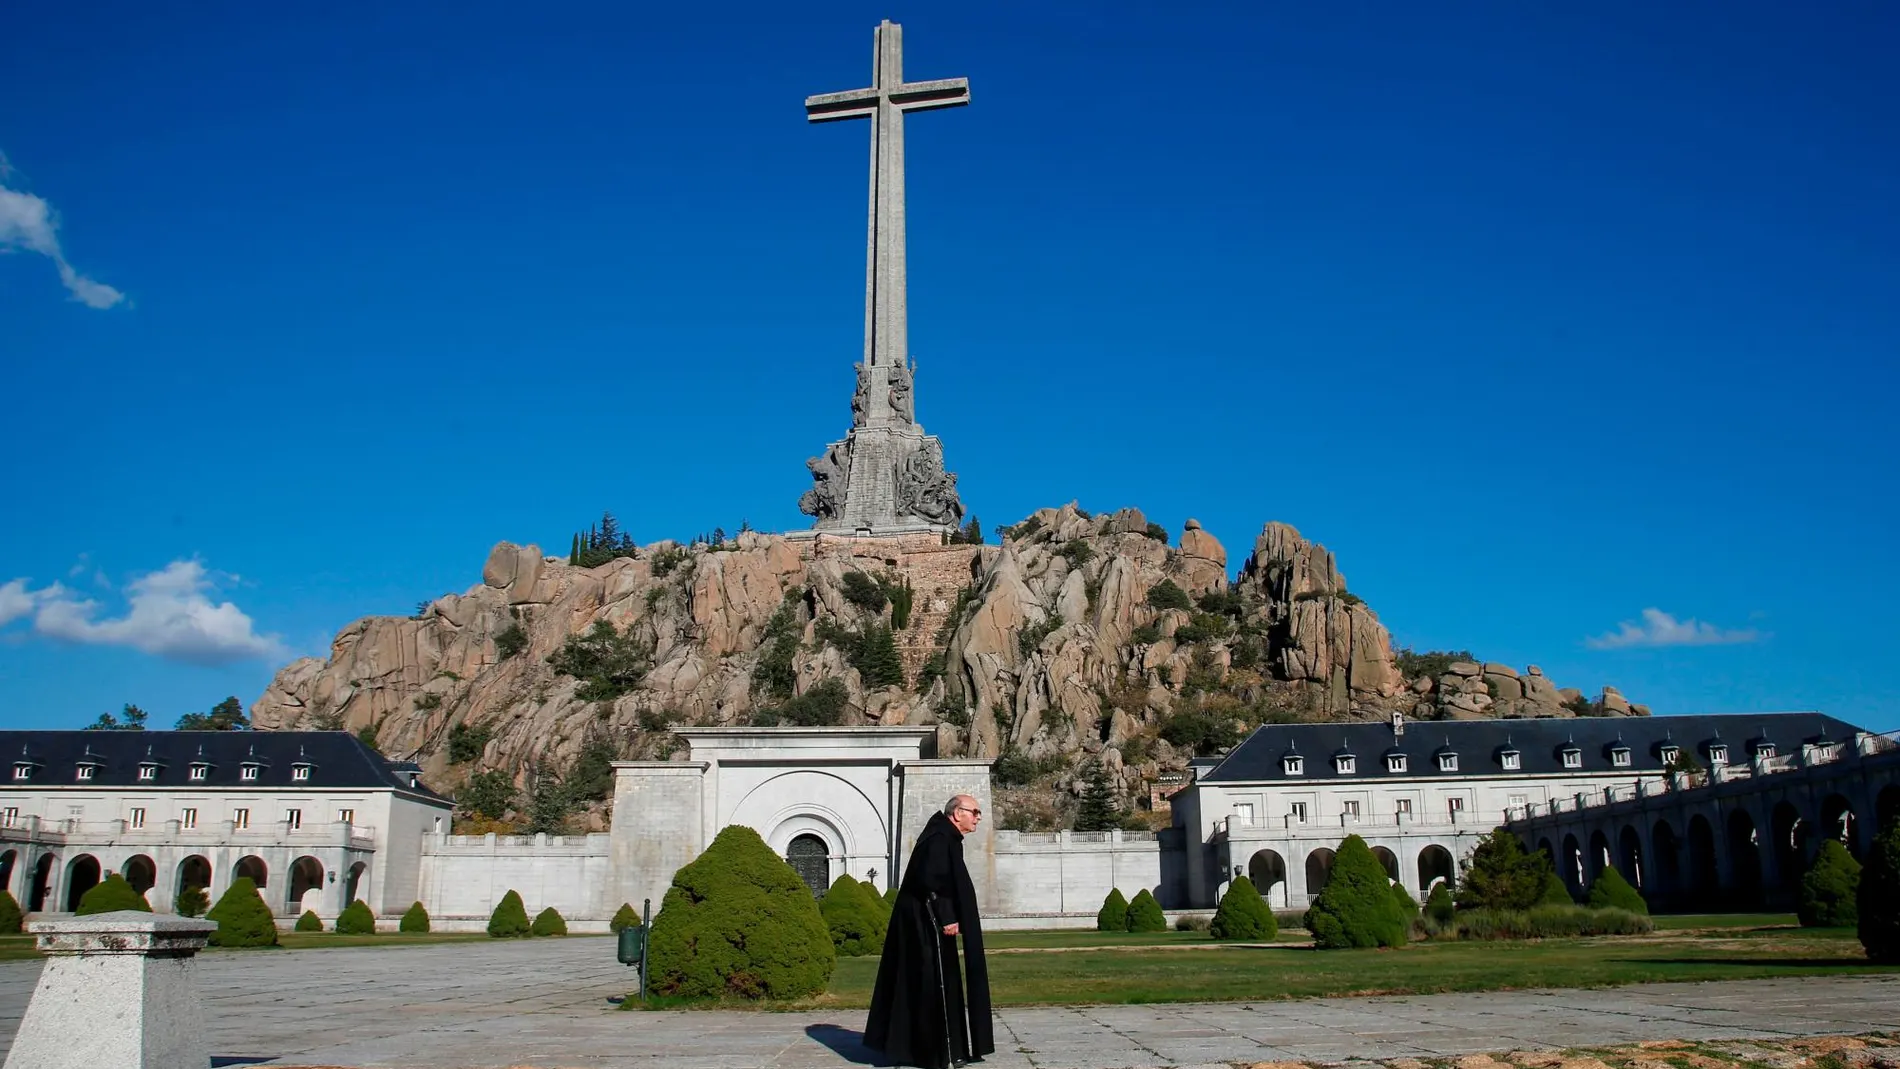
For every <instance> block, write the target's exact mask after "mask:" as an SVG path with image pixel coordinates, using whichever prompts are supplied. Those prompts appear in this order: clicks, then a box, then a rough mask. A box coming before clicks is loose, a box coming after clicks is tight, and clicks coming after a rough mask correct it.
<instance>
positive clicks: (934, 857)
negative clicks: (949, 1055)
mask: <svg viewBox="0 0 1900 1069" xmlns="http://www.w3.org/2000/svg"><path fill="white" fill-rule="evenodd" d="M933 894H934V895H935V896H936V897H935V899H934V900H933V899H932V897H931V896H932V895H933ZM933 907H934V908H935V914H934V919H933V915H932V912H931V911H932V908H933ZM950 924H956V925H959V926H960V927H959V929H958V931H960V932H961V933H962V935H963V955H964V958H965V959H966V960H967V962H968V965H969V983H968V985H967V986H966V985H965V983H964V977H963V971H962V970H960V969H958V967H957V940H956V937H955V936H949V935H944V934H943V929H944V926H946V925H950ZM939 962H941V964H942V968H943V974H942V975H943V985H942V987H941V988H939V987H938V982H937V977H938V972H937V969H938V964H939ZM939 990H941V991H942V992H943V994H944V996H945V997H942V998H940V997H939V996H938V992H939ZM946 1002H947V1005H946ZM946 1018H947V1019H948V1022H949V1029H950V1049H952V1050H954V1051H955V1055H956V1058H957V1060H959V1061H965V1060H968V1059H970V1058H971V1057H979V1058H980V1057H982V1056H983V1055H986V1054H991V1053H994V1052H995V1050H996V1038H995V1034H994V1032H993V1031H992V1029H991V1027H990V974H989V969H988V967H987V966H986V965H985V964H984V962H983V922H982V919H981V918H980V917H978V916H977V912H976V886H975V885H974V884H972V883H971V882H970V870H969V869H968V868H965V867H964V864H963V833H962V832H959V831H957V829H956V825H954V824H952V823H950V818H949V817H947V816H945V815H944V814H942V813H936V814H933V815H932V816H931V818H930V820H929V821H928V822H927V823H926V824H925V825H924V830H923V834H921V835H919V836H918V837H917V845H916V847H915V848H914V849H913V850H912V851H911V854H910V864H908V865H906V866H905V868H904V882H903V883H901V884H899V885H898V887H897V902H896V904H895V906H893V907H892V909H891V925H890V929H889V931H888V932H886V933H885V936H884V957H883V959H882V960H881V961H880V962H879V963H878V967H877V986H876V987H875V988H873V989H872V992H871V1015H870V1017H869V1019H867V1020H866V1021H865V1024H864V1045H865V1046H867V1047H870V1048H871V1049H872V1050H876V1051H882V1052H883V1053H884V1054H885V1055H886V1056H887V1057H889V1058H890V1059H891V1061H893V1062H896V1063H898V1064H900V1065H915V1066H919V1067H921V1069H946V1064H947V1059H946V1058H945V1053H946V1051H945V1045H944V1025H945V1020H946Z"/></svg>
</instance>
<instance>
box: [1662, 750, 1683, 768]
mask: <svg viewBox="0 0 1900 1069" xmlns="http://www.w3.org/2000/svg"><path fill="white" fill-rule="evenodd" d="M1656 756H1657V757H1660V758H1662V763H1663V764H1665V765H1673V764H1675V763H1676V758H1678V757H1681V756H1682V747H1680V746H1664V747H1662V748H1660V749H1658V750H1657V751H1656Z"/></svg>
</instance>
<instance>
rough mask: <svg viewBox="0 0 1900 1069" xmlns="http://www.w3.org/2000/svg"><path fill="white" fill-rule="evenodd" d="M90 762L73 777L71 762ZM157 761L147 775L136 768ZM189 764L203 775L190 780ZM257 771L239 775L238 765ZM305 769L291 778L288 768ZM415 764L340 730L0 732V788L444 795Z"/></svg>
mask: <svg viewBox="0 0 1900 1069" xmlns="http://www.w3.org/2000/svg"><path fill="white" fill-rule="evenodd" d="M23 762H24V763H28V764H31V765H32V766H33V772H32V779H31V780H29V781H25V782H22V781H20V780H17V779H15V778H14V769H15V766H17V765H19V764H21V763H23ZM82 764H89V765H92V766H93V773H92V778H91V779H90V780H83V781H82V780H81V779H80V778H79V766H80V765H82ZM145 764H153V765H156V766H157V774H156V776H155V777H154V778H153V779H149V780H141V779H139V767H140V766H141V765H145ZM194 764H203V765H204V766H205V777H204V778H203V779H201V780H193V779H191V778H190V769H191V766H192V765H194ZM246 766H252V767H255V768H256V769H257V776H256V778H255V779H249V780H247V779H244V778H242V777H243V771H242V770H243V769H244V768H245V767H246ZM299 766H304V767H308V768H309V769H310V772H309V776H308V778H306V779H302V780H299V779H294V778H293V775H294V771H293V770H294V769H296V768H297V767H299ZM420 773H421V769H420V768H418V767H417V766H416V765H415V764H414V763H412V762H408V761H391V760H390V759H388V758H386V757H384V756H382V755H381V754H379V753H377V752H376V751H375V750H372V749H370V748H369V747H368V746H365V745H363V742H362V740H361V739H358V738H357V737H356V736H355V735H352V734H350V733H349V732H347V731H0V790H5V789H8V788H22V787H28V788H35V789H42V788H50V787H90V788H97V787H123V788H127V789H131V790H152V789H164V788H180V787H189V788H191V789H194V790H195V789H201V788H202V789H218V788H228V789H244V790H256V789H259V788H271V787H283V788H296V789H300V790H301V789H324V788H331V789H344V790H365V789H369V790H378V789H386V790H394V791H397V792H398V793H401V794H406V795H409V796H411V797H413V798H417V799H420V800H423V801H436V802H441V803H443V804H447V803H448V799H446V798H443V797H442V796H441V795H439V794H437V793H435V792H434V791H432V790H430V789H429V788H428V787H426V786H423V785H422V781H421V779H419V778H415V777H418V776H419V775H420Z"/></svg>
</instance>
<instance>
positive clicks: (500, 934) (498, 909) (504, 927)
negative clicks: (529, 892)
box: [488, 890, 528, 939]
mask: <svg viewBox="0 0 1900 1069" xmlns="http://www.w3.org/2000/svg"><path fill="white" fill-rule="evenodd" d="M488 934H489V935H492V936H494V937H495V938H496V939H514V938H517V937H520V936H524V935H527V934H528V907H527V906H524V905H522V904H521V896H520V895H518V894H516V893H515V892H514V891H513V890H510V891H509V892H508V893H507V894H505V895H502V896H501V901H500V902H497V903H495V912H493V913H491V914H489V915H488Z"/></svg>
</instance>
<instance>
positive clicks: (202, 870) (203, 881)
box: [172, 854, 211, 895]
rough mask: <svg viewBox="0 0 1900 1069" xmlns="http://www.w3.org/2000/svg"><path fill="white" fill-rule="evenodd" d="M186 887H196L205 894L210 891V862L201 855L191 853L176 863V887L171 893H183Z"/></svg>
mask: <svg viewBox="0 0 1900 1069" xmlns="http://www.w3.org/2000/svg"><path fill="white" fill-rule="evenodd" d="M187 887H196V888H197V889H198V890H200V891H203V892H205V893H206V894H207V895H208V894H210V893H211V862H209V861H206V860H205V859H204V857H203V856H202V855H199V854H193V855H191V856H190V857H188V858H186V859H185V860H183V861H180V862H179V863H178V889H177V890H176V891H173V892H172V894H173V895H180V894H183V893H184V892H185V888H187Z"/></svg>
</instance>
